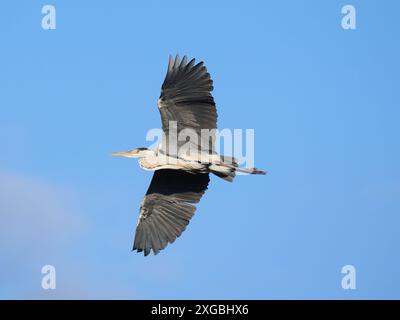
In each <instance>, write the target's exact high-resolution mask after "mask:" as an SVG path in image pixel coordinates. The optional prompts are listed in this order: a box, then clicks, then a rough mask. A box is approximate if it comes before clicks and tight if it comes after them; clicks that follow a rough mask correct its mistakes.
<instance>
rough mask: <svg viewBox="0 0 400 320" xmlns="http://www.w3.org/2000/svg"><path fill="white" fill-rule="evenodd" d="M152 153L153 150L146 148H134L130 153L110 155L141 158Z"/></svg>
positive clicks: (123, 152) (122, 152)
mask: <svg viewBox="0 0 400 320" xmlns="http://www.w3.org/2000/svg"><path fill="white" fill-rule="evenodd" d="M153 152H154V151H153V150H151V149H148V148H136V149H133V150H130V151H121V152H113V153H112V155H113V156H117V157H127V158H142V157H145V156H146V155H148V154H149V153H153Z"/></svg>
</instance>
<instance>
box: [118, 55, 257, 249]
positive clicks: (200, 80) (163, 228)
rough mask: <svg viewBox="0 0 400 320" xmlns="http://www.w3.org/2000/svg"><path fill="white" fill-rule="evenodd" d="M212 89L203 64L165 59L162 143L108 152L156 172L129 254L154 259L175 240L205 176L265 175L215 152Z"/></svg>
mask: <svg viewBox="0 0 400 320" xmlns="http://www.w3.org/2000/svg"><path fill="white" fill-rule="evenodd" d="M212 89H213V86H212V80H211V78H210V74H209V73H208V72H207V70H206V68H205V67H204V66H203V62H200V63H198V64H196V65H195V63H194V59H192V60H191V61H190V62H189V63H187V59H186V56H185V57H184V58H183V59H182V60H181V61H180V60H179V57H178V56H176V58H175V60H173V59H172V58H170V61H169V65H168V71H167V75H166V77H165V80H164V83H163V85H162V91H161V96H160V98H159V99H158V109H159V112H160V115H161V122H162V128H163V132H164V139H163V142H162V143H161V144H160V145H159V146H158V147H157V148H155V149H147V148H138V149H134V150H131V151H127V152H115V153H113V155H116V156H124V157H130V158H139V165H140V167H141V168H142V169H144V170H148V171H155V173H154V175H153V179H152V181H151V183H150V186H149V189H148V191H147V193H146V196H145V197H144V199H143V201H142V204H141V207H140V215H139V221H138V224H137V227H136V234H135V240H134V245H133V250H137V251H138V252H141V251H144V254H145V255H148V254H149V253H150V251H151V250H153V252H154V253H155V254H157V253H158V252H159V251H160V250H162V249H164V248H165V247H166V246H167V244H168V243H172V242H174V241H175V239H176V238H177V237H179V236H180V234H181V233H182V232H183V231H184V230H185V228H186V226H187V224H188V223H189V220H190V219H191V217H192V216H193V214H194V212H195V210H196V207H195V204H196V203H198V202H199V201H200V198H201V197H202V195H203V194H204V192H205V190H206V189H207V186H208V183H209V173H213V174H215V175H217V176H218V177H220V178H222V179H224V180H227V181H233V179H234V177H235V173H236V172H244V173H249V174H265V172H264V171H260V170H257V169H255V168H239V167H238V164H237V162H236V160H235V159H234V158H232V157H227V156H222V155H218V154H217V153H216V152H215V147H214V144H215V132H214V131H213V130H215V129H216V127H217V112H216V108H215V103H214V99H213V97H212V95H211V91H212ZM204 132H206V133H207V134H204ZM182 137H184V139H182ZM187 137H189V140H188V139H187Z"/></svg>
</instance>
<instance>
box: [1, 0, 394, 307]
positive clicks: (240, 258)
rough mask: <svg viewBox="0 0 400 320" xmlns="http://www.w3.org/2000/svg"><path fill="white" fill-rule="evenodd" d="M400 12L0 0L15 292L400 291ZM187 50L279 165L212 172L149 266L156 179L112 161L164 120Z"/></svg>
mask: <svg viewBox="0 0 400 320" xmlns="http://www.w3.org/2000/svg"><path fill="white" fill-rule="evenodd" d="M45 4H53V5H55V7H56V10H57V29H56V30H50V31H45V30H43V29H42V28H41V19H42V16H43V15H42V14H41V8H42V6H43V5H45ZM346 4H352V5H354V6H355V7H356V10H357V29H356V30H343V29H342V27H341V17H342V14H341V8H342V6H344V5H346ZM399 14H400V3H399V2H398V1H395V0H393V1H389V0H386V1H377V0H375V1H372V0H371V1H355V0H352V1H336V0H329V1H311V0H307V1H305V0H303V1H295V0H292V1H211V0H210V1H175V0H170V1H161V0H160V1H154V0H151V1H70V0H69V1H55V0H53V1H51V2H46V1H28V0H26V1H22V0H18V1H11V0H8V1H2V2H1V4H0V219H1V220H0V298H6V299H8V298H39V299H42V298H50V299H52V298H94V299H96V298H123V299H152V298H154V299H157V298H161V299H164V298H171V299H174V298H181V299H182V298H227V299H234V298H238V299H253V298H254V299H266V298H289V299H293V298H302V299H303V298H304V299H308V298H339V299H353V298H400V252H399V244H400V234H399V227H400V217H399V214H400V169H399V164H400V139H399V138H400V126H399V120H400V111H399V107H400V92H399V74H400V63H399V57H400V45H399V39H400V35H399V33H400V21H399V18H398V17H399ZM175 53H179V54H181V55H183V54H187V55H188V56H189V57H196V58H197V59H199V60H204V61H205V63H206V65H207V67H208V70H209V71H210V73H211V75H212V77H213V80H214V85H215V90H214V97H215V100H216V103H217V108H218V112H219V118H218V121H219V122H218V124H219V127H220V128H232V129H233V128H243V129H246V128H254V130H255V164H256V166H257V167H259V168H261V169H265V170H267V171H268V172H269V174H268V175H267V176H240V177H238V178H237V179H236V181H235V182H234V183H232V184H230V183H227V182H225V181H222V180H221V179H218V178H216V177H213V178H212V181H211V184H210V186H209V190H208V192H207V193H206V195H205V196H204V197H203V199H202V201H201V203H200V204H199V205H198V210H197V213H196V215H195V216H194V218H193V219H192V221H191V223H190V225H189V227H188V229H187V230H186V231H185V232H184V233H183V234H182V236H181V237H180V238H179V239H178V240H177V241H176V242H175V243H174V244H173V245H170V246H168V247H167V248H166V249H165V250H163V251H162V252H161V253H160V254H159V255H158V256H153V255H152V256H149V257H146V258H144V257H143V255H142V254H137V253H134V252H131V251H130V249H131V246H132V240H133V235H134V229H135V225H136V219H137V215H138V211H139V205H140V202H141V200H142V197H143V195H144V194H145V192H146V190H147V187H148V184H149V182H150V179H151V176H152V175H151V173H149V172H145V171H142V170H141V169H139V167H138V165H137V163H136V161H135V160H129V159H120V158H113V157H111V156H110V153H111V152H112V151H120V150H126V149H130V148H134V147H139V146H146V141H145V134H146V132H147V130H149V129H151V128H156V127H159V126H160V119H159V114H158V111H157V108H156V102H157V98H158V96H159V93H160V86H161V83H162V81H163V78H164V75H165V71H166V67H167V63H168V56H169V54H175ZM46 264H51V265H54V266H55V267H56V272H57V289H56V290H48V291H45V290H43V289H42V288H41V285H40V283H41V278H42V275H41V268H42V266H43V265H46ZM347 264H351V265H354V266H355V268H356V271H357V273H356V280H357V282H356V283H357V289H356V290H343V289H342V287H341V279H342V277H343V275H342V274H341V268H342V266H344V265H347Z"/></svg>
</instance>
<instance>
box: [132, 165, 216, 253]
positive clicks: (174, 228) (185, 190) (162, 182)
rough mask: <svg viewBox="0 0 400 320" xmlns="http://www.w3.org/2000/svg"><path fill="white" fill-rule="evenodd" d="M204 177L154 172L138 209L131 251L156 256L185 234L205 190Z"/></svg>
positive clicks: (166, 171)
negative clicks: (151, 253) (137, 219)
mask: <svg viewBox="0 0 400 320" xmlns="http://www.w3.org/2000/svg"><path fill="white" fill-rule="evenodd" d="M209 181H210V178H209V176H208V173H197V174H194V173H189V172H186V171H183V170H170V169H162V170H156V171H155V172H154V175H153V179H152V180H151V183H150V186H149V189H148V190H147V193H146V196H145V197H144V199H143V201H142V204H141V206H140V215H139V221H138V225H137V227H136V234H135V240H134V244H133V250H137V251H138V252H141V251H144V255H145V256H147V255H148V254H149V253H150V251H151V250H153V252H154V254H157V253H158V252H159V251H160V250H162V249H164V248H165V247H166V246H167V245H168V243H172V242H174V241H175V239H176V238H177V237H179V236H180V235H181V233H182V232H183V231H184V230H185V228H186V226H187V225H188V224H189V220H190V219H191V218H192V216H193V214H194V212H195V211H196V207H195V205H194V204H196V203H198V202H199V201H200V198H201V197H202V196H203V194H204V192H205V191H206V190H207V186H208V183H209Z"/></svg>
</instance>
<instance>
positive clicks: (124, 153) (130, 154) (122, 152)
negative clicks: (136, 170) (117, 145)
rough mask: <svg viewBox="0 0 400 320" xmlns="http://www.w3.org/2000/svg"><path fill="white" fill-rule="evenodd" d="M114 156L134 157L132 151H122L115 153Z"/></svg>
mask: <svg viewBox="0 0 400 320" xmlns="http://www.w3.org/2000/svg"><path fill="white" fill-rule="evenodd" d="M111 155H112V156H116V157H128V158H130V157H132V151H121V152H113V153H112V154H111Z"/></svg>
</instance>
